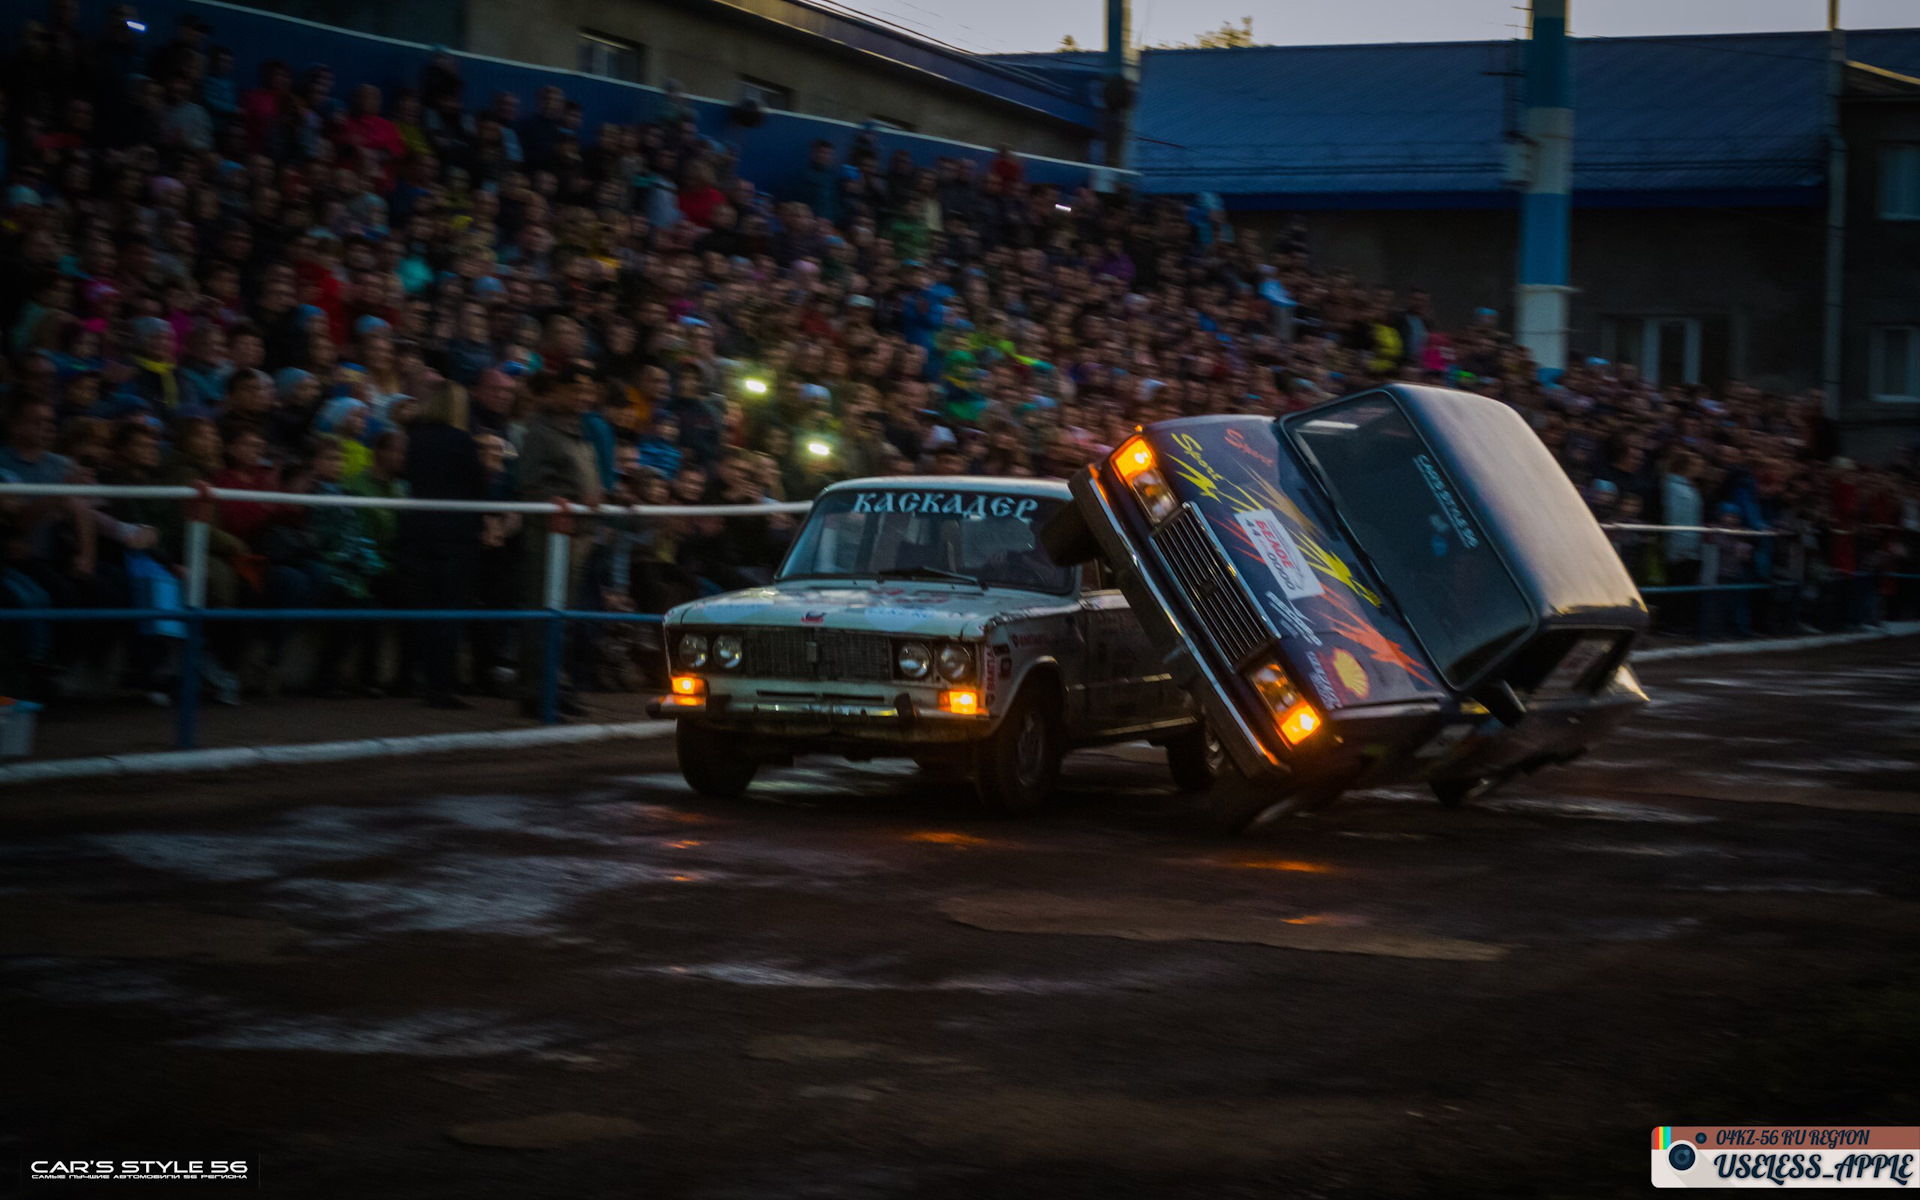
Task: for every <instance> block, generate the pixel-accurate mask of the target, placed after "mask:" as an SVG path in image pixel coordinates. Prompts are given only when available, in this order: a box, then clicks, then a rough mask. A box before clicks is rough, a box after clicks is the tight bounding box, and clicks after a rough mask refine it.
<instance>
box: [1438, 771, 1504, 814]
mask: <svg viewBox="0 0 1920 1200" xmlns="http://www.w3.org/2000/svg"><path fill="white" fill-rule="evenodd" d="M1512 778H1513V772H1512V771H1496V772H1494V773H1493V774H1491V775H1480V776H1477V777H1474V778H1471V779H1435V780H1433V781H1432V782H1431V783H1429V784H1428V785H1427V786H1429V787H1431V788H1432V789H1433V796H1434V799H1436V800H1438V801H1440V807H1441V808H1462V807H1464V806H1466V805H1468V804H1472V803H1473V802H1474V801H1476V800H1485V799H1486V798H1487V797H1488V796H1491V795H1493V794H1494V793H1495V792H1497V791H1499V790H1500V789H1501V788H1502V787H1504V786H1505V785H1506V782H1507V780H1509V779H1512Z"/></svg>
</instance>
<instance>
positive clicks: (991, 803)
mask: <svg viewBox="0 0 1920 1200" xmlns="http://www.w3.org/2000/svg"><path fill="white" fill-rule="evenodd" d="M1065 753H1066V748H1065V745H1064V742H1063V739H1062V737H1061V733H1060V723H1059V721H1058V720H1057V719H1056V718H1055V716H1054V713H1053V711H1052V710H1051V708H1050V707H1049V706H1048V705H1047V704H1046V703H1044V702H1043V700H1042V689H1040V688H1036V687H1027V688H1024V689H1022V690H1021V692H1020V695H1019V696H1018V698H1016V699H1015V700H1014V702H1013V707H1011V708H1009V709H1008V710H1007V715H1006V716H1004V717H1002V718H1001V719H1000V726H999V728H997V729H995V730H994V731H993V733H992V735H991V736H989V737H988V738H987V739H986V740H984V741H982V742H981V743H980V745H979V747H978V748H977V749H975V751H974V770H973V781H974V786H975V787H976V788H977V789H978V790H979V793H980V803H981V804H983V805H985V806H986V807H987V808H988V809H991V810H992V811H994V812H999V813H1025V812H1032V811H1033V810H1034V809H1036V808H1039V807H1040V806H1041V805H1042V804H1044V803H1046V799H1047V796H1048V794H1049V793H1050V792H1052V791H1053V785H1054V781H1055V780H1057V779H1059V778H1060V759H1061V757H1062V756H1063V755H1064V754H1065Z"/></svg>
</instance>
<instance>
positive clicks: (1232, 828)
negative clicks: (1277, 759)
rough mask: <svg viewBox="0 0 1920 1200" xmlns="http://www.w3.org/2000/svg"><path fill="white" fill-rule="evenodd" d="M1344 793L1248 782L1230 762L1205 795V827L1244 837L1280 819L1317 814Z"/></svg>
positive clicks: (1319, 787) (1322, 787) (1320, 786)
mask: <svg viewBox="0 0 1920 1200" xmlns="http://www.w3.org/2000/svg"><path fill="white" fill-rule="evenodd" d="M1343 790H1344V789H1343V788H1341V787H1339V786H1337V785H1332V784H1317V785H1308V784H1299V783H1295V782H1292V781H1289V780H1274V779H1266V780H1253V779H1248V778H1247V777H1246V776H1244V775H1242V774H1240V769H1239V768H1238V767H1236V766H1234V765H1233V763H1232V761H1231V760H1229V761H1228V762H1227V763H1226V764H1225V767H1224V769H1223V770H1222V771H1221V772H1220V773H1219V774H1218V775H1216V776H1214V782H1213V788H1212V790H1211V791H1209V792H1208V793H1207V805H1206V813H1207V824H1208V825H1209V826H1210V827H1211V828H1212V829H1213V830H1214V831H1215V832H1218V833H1231V834H1240V833H1246V832H1247V831H1249V830H1252V829H1258V828H1259V827H1260V826H1262V825H1269V824H1272V823H1273V822H1275V821H1278V820H1280V819H1281V818H1282V817H1291V816H1294V815H1296V814H1302V813H1311V812H1318V811H1319V810H1320V809H1323V808H1325V807H1326V806H1327V805H1329V804H1331V803H1333V802H1334V800H1336V799H1338V798H1339V796H1340V793H1341V792H1342V791H1343Z"/></svg>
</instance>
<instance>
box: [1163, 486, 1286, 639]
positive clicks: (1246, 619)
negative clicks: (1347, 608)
mask: <svg viewBox="0 0 1920 1200" xmlns="http://www.w3.org/2000/svg"><path fill="white" fill-rule="evenodd" d="M1153 544H1154V546H1155V548H1157V549H1158V550H1159V551H1160V558H1161V560H1162V561H1163V562H1165V563H1166V564H1167V568H1168V569H1169V570H1170V571H1172V572H1173V577H1174V580H1175V582H1177V583H1178V584H1179V585H1180V590H1181V591H1182V592H1184V593H1185V594H1186V598H1187V602H1188V603H1189V604H1190V605H1192V606H1193V611H1194V614H1195V615H1196V616H1197V617H1198V619H1199V624H1200V626H1201V628H1202V629H1203V630H1205V631H1206V635H1207V636H1208V637H1209V638H1211V639H1212V641H1213V644H1214V648H1215V649H1217V650H1219V652H1220V655H1221V657H1222V658H1224V659H1225V660H1226V661H1227V663H1228V665H1230V666H1232V667H1233V668H1234V669H1236V670H1238V669H1239V668H1241V667H1244V666H1245V665H1246V663H1247V660H1248V659H1249V658H1251V657H1252V656H1253V654H1254V653H1255V652H1256V651H1258V650H1260V649H1261V648H1262V647H1264V646H1265V645H1266V644H1267V643H1268V642H1269V641H1271V640H1272V639H1273V632H1272V630H1271V629H1270V628H1269V626H1268V625H1267V622H1266V619H1265V618H1264V617H1262V616H1261V615H1260V610H1259V609H1258V608H1255V607H1254V603H1253V598H1252V597H1250V596H1248V595H1247V591H1246V589H1245V588H1244V587H1242V586H1241V584H1240V581H1239V580H1238V579H1237V578H1235V576H1234V572H1233V568H1232V567H1231V566H1230V565H1228V563H1227V559H1226V555H1225V554H1223V553H1222V552H1221V550H1220V547H1219V545H1218V544H1217V543H1216V542H1215V541H1214V540H1213V536H1212V535H1211V534H1209V533H1208V532H1207V527H1206V519H1205V518H1203V517H1202V516H1201V515H1200V514H1199V513H1197V512H1195V511H1194V509H1193V506H1192V505H1182V506H1181V507H1180V511H1179V512H1177V513H1175V514H1174V515H1173V516H1172V517H1171V518H1169V519H1168V521H1167V522H1166V524H1164V525H1162V526H1160V528H1158V529H1156V530H1154V532H1153Z"/></svg>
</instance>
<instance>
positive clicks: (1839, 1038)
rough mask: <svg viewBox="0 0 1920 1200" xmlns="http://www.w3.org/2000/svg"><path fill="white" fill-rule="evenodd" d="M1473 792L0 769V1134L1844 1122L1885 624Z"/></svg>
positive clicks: (1264, 1190) (676, 1170)
mask: <svg viewBox="0 0 1920 1200" xmlns="http://www.w3.org/2000/svg"><path fill="white" fill-rule="evenodd" d="M1644 675H1645V677H1646V680H1647V682H1648V684H1649V688H1650V690H1651V691H1652V693H1653V695H1654V697H1655V701H1656V703H1655V706H1654V707H1653V709H1652V710H1651V711H1650V712H1649V713H1648V714H1647V716H1646V717H1645V718H1644V719H1642V720H1641V721H1640V722H1639V723H1638V724H1637V725H1636V726H1634V727H1633V728H1631V729H1630V730H1629V731H1628V732H1627V733H1626V734H1624V735H1623V736H1621V737H1619V738H1618V739H1616V740H1615V741H1613V742H1610V743H1608V744H1607V745H1605V746H1604V747H1602V748H1601V749H1600V750H1598V751H1597V752H1596V753H1595V754H1594V755H1593V756H1592V758H1591V759H1590V760H1588V761H1587V762H1585V763H1582V764H1580V765H1578V766H1577V767H1574V768H1564V769H1560V770H1557V771H1552V772H1547V773H1542V774H1541V775H1538V776H1535V777H1533V778H1531V779H1528V780H1525V781H1523V782H1522V783H1520V784H1518V785H1516V786H1514V787H1513V788H1511V789H1509V790H1508V791H1506V792H1503V793H1501V794H1500V795H1499V796H1497V797H1495V798H1493V799H1491V800H1489V801H1486V802H1484V803H1483V804H1481V805H1479V806H1478V807H1476V808H1472V809H1468V810H1465V811H1459V812H1448V811H1443V810H1441V809H1440V808H1439V807H1438V806H1437V805H1436V804H1435V803H1434V802H1433V801H1432V800H1431V799H1430V798H1429V797H1428V796H1427V795H1426V793H1425V792H1424V791H1421V790H1418V789H1393V790H1386V791H1379V792H1373V793H1368V794H1365V795H1361V796H1357V797H1350V798H1349V799H1347V800H1346V801H1344V802H1342V803H1341V804H1339V805H1337V806H1335V807H1333V808H1331V809H1329V810H1328V811H1326V812H1325V813H1323V814H1321V815H1319V816H1316V817H1310V818H1297V819H1292V820H1286V821H1282V822H1279V823H1278V824H1276V825H1275V826H1272V827H1268V828H1266V829H1263V830H1261V831H1259V832H1258V833H1256V834H1255V835H1252V836H1249V837H1246V838H1242V839H1225V838H1221V837H1219V836H1217V835H1213V834H1211V833H1208V832H1206V831H1205V824H1204V822H1203V821H1201V820H1200V819H1199V817H1198V814H1197V813H1196V811H1195V808H1194V806H1193V804H1192V802H1191V801H1189V800H1186V799H1183V798H1182V797H1179V796H1177V795H1175V794H1174V793H1173V792H1172V790H1171V787H1170V785H1169V783H1168V781H1167V779H1166V773H1165V769H1164V766H1163V765H1162V763H1161V760H1160V756H1159V754H1158V753H1157V752H1155V751H1152V750H1150V749H1148V748H1145V747H1118V748H1114V749H1111V750H1105V751H1099V752H1088V753H1084V754H1081V755H1077V756H1075V757H1074V758H1073V759H1072V760H1070V762H1069V766H1068V770H1067V775H1066V778H1065V785H1064V789H1063V794H1062V796H1061V797H1060V801H1059V803H1058V804H1056V805H1055V806H1054V807H1053V808H1051V809H1050V810H1048V811H1046V812H1044V813H1042V814H1040V815H1038V816H1037V817H1034V818H1030V819H1025V820H1000V819H990V818H986V817H983V816H980V815H978V814H977V813H975V812H974V811H973V809H972V808H971V806H970V804H969V802H968V801H969V798H968V793H967V791H966V790H965V788H964V787H962V786H960V785H957V784H955V783H954V782H952V781H951V780H943V779H940V778H938V777H933V776H928V775H926V774H923V773H921V772H919V771H918V770H916V769H915V768H913V767H912V766H911V765H910V764H890V763H885V764H870V765H866V766H849V765H844V764H839V763H837V762H834V761H831V760H820V761H817V762H815V761H806V762H804V763H803V764H802V765H801V766H799V767H797V768H794V769H790V770H781V771H770V772H768V773H767V774H766V775H765V776H764V777H763V779H762V781H761V782H760V783H759V784H757V785H756V786H755V788H754V790H753V792H752V793H750V796H749V798H748V799H747V800H745V801H742V802H739V803H734V804H720V803H714V802H710V801H705V800H702V799H699V798H698V797H695V796H693V795H692V794H690V793H689V792H688V790H687V789H686V787H685V786H684V784H683V783H682V782H681V781H680V779H679V776H678V774H677V772H676V771H675V770H674V768H673V764H672V757H671V749H670V743H667V742H662V741H649V742H641V743H633V744H609V745H603V746H592V747H568V748H565V749H561V750H554V751H545V750H542V751H539V752H526V753H521V754H518V755H512V756H503V757H499V758H493V759H486V760H458V759H453V758H421V759H413V760H406V761H384V762H383V761H374V762H369V763H352V764H339V765H336V766H330V767H326V768H305V769H302V770H299V771H292V770H286V769H282V770H279V771H261V772H254V773H249V774H245V775H234V776H228V777H222V778H209V779H203V780H192V779H168V780H164V781H158V782H152V781H146V782H143V781H135V780H110V781H106V782H104V783H101V784H99V785H96V786H93V787H90V788H87V789H78V788H72V787H70V788H68V789H66V790H60V789H56V788H52V787H44V788H35V789H26V790H11V791H8V792H6V793H0V830H4V833H5V840H4V844H3V846H0V873H3V874H0V988H4V998H3V999H0V1028H5V1029H6V1030H7V1031H8V1038H7V1042H8V1051H9V1069H8V1077H9V1083H10V1086H9V1087H7V1088H6V1089H4V1092H3V1093H0V1159H7V1160H11V1159H12V1158H14V1157H16V1156H17V1155H18V1154H23V1153H25V1154H38V1153H39V1152H40V1151H41V1150H42V1149H44V1148H47V1147H49V1146H50V1145H57V1146H59V1147H60V1148H61V1149H62V1150H63V1151H66V1150H72V1151H76V1152H80V1151H84V1152H86V1153H87V1154H89V1155H91V1154H92V1153H93V1151H95V1150H98V1151H99V1152H100V1153H101V1154H102V1155H114V1156H118V1155H120V1154H121V1153H122V1152H123V1148H126V1147H138V1148H139V1149H140V1152H142V1153H146V1152H148V1151H156V1152H157V1151H162V1150H169V1148H171V1147H177V1146H191V1147H193V1148H194V1152H195V1153H200V1154H207V1155H215V1154H228V1153H235V1154H238V1153H240V1152H241V1151H244V1152H245V1153H246V1154H248V1155H251V1156H252V1157H253V1159H254V1160H255V1161H257V1162H258V1163H259V1164H260V1170H261V1175H262V1179H263V1185H262V1186H263V1190H264V1191H266V1192H267V1193H269V1194H284V1195H311V1196H347V1195H352V1196H388V1195H392V1196H422V1197H440V1196H447V1197H452V1196H463V1197H464V1196H547V1195H553V1196H597V1195H611V1194H619V1195H661V1196H695V1197H714V1198H735V1197H813V1196H821V1197H829V1196H830V1197H841V1196H853V1197H891V1196H921V1195H929V1196H963V1195H964V1196H969V1197H976V1196H994V1197H999V1196H1028V1195H1031V1196H1063V1195H1074V1196H1077V1195H1100V1196H1108V1197H1110V1196H1115V1195H1121V1196H1142V1197H1147V1196H1169V1195H1177V1196H1188V1195H1190V1196H1196V1197H1198V1196H1207V1197H1215V1196H1255V1195H1258V1196H1270V1195H1280V1194H1286V1195H1306V1196H1314V1195H1335V1196H1379V1195H1421V1194H1434V1193H1455V1194H1474V1195H1483V1196H1484V1195H1512V1196H1533V1195H1541V1194H1550V1195H1620V1194H1627V1193H1628V1192H1629V1191H1631V1192H1633V1193H1635V1194H1638V1192H1639V1191H1640V1189H1641V1188H1644V1187H1645V1186H1646V1183H1645V1177H1644V1175H1642V1174H1641V1173H1640V1172H1641V1171H1642V1169H1643V1164H1644V1146H1645V1137H1646V1131H1647V1128H1648V1127H1649V1126H1652V1125H1656V1124H1665V1123H1680V1122H1686V1121H1706V1122H1714V1123H1737V1122H1749V1121H1753V1122H1760V1121H1782V1122H1821V1123H1858V1124H1866V1123H1889V1124H1890V1123H1897V1122H1899V1121H1908V1122H1910V1121H1911V1119H1912V1114H1913V1112H1914V1111H1916V1095H1915V1085H1914V1083H1913V1082H1912V1078H1913V1074H1912V1070H1911V1067H1912V1064H1913V1062H1915V1061H1920V969H1917V968H1916V962H1920V959H1917V958H1916V951H1920V881H1916V878H1915V869H1914V868H1915V863H1916V862H1920V642H1915V641H1905V642H1889V643H1877V644H1870V645H1863V646H1852V647H1845V648H1841V649H1837V650H1827V651H1821V652H1814V653H1807V654H1799V655H1760V656H1754V657H1750V658H1723V659H1699V660H1688V661H1680V662H1671V663H1665V664H1659V665H1656V666H1652V667H1649V668H1647V669H1646V671H1645V672H1644Z"/></svg>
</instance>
